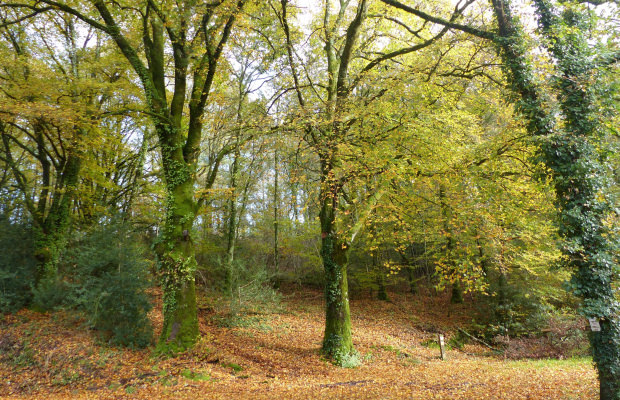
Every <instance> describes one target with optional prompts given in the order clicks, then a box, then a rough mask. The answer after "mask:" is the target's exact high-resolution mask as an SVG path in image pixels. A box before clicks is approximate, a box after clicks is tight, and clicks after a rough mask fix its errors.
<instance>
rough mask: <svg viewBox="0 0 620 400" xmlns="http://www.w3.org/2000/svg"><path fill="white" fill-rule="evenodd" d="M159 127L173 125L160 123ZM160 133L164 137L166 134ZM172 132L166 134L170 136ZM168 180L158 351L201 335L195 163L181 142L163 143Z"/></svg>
mask: <svg viewBox="0 0 620 400" xmlns="http://www.w3.org/2000/svg"><path fill="white" fill-rule="evenodd" d="M159 129H171V128H170V127H163V128H162V127H161V126H160V127H159ZM158 133H159V134H160V141H161V138H162V134H161V133H160V132H158ZM168 137H169V136H166V138H168ZM162 160H163V169H164V177H165V181H166V197H167V203H166V217H165V221H164V227H163V229H162V233H161V236H160V238H159V239H158V244H157V246H156V248H155V250H156V252H157V255H158V259H159V275H160V279H161V286H162V291H163V314H164V325H163V328H162V332H161V336H160V340H159V343H158V345H157V351H158V352H160V353H176V352H179V351H183V350H185V349H187V348H189V347H191V346H192V345H193V344H194V343H195V342H196V339H197V337H198V315H197V309H196V285H195V273H196V267H197V264H196V258H195V249H194V243H193V241H192V238H191V232H192V226H193V224H194V219H195V217H196V203H195V201H194V181H195V179H194V174H193V172H192V164H191V163H187V162H185V160H184V157H183V154H182V150H181V149H180V146H173V145H172V146H171V145H163V146H162Z"/></svg>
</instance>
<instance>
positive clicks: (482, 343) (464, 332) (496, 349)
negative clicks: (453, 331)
mask: <svg viewBox="0 0 620 400" xmlns="http://www.w3.org/2000/svg"><path fill="white" fill-rule="evenodd" d="M457 330H458V331H459V332H461V333H463V334H464V335H465V336H467V337H468V338H470V339H473V340H475V341H476V342H478V343H480V344H481V345H483V346H485V347H488V348H489V349H491V350H493V351H497V352H501V350H500V349H498V348H496V347H493V346H491V345H490V344H488V343H486V342H485V341H483V340H480V339H478V338H477V337H475V336H473V335H471V334H469V333H467V332H466V331H464V330H463V329H461V328H457Z"/></svg>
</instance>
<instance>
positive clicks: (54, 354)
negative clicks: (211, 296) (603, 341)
mask: <svg viewBox="0 0 620 400" xmlns="http://www.w3.org/2000/svg"><path fill="white" fill-rule="evenodd" d="M393 299H394V301H393V302H379V301H373V300H367V299H361V300H355V301H352V304H351V309H352V313H353V327H354V341H355V344H356V348H357V350H358V351H359V353H360V359H361V361H362V363H361V365H360V366H359V367H357V368H352V369H348V368H338V367H335V366H333V365H331V364H330V363H329V362H327V361H326V360H325V359H324V358H323V357H322V356H321V354H320V352H319V348H320V345H321V338H322V329H323V312H322V296H321V294H320V293H318V292H309V291H306V290H304V291H298V292H296V293H289V294H288V295H287V296H286V301H285V307H284V308H283V310H281V311H280V312H277V313H271V314H264V315H263V314H257V315H249V316H245V317H244V318H242V319H240V318H237V319H231V318H227V317H226V316H225V315H222V314H219V313H217V312H215V311H214V310H213V309H212V308H209V307H205V308H204V309H201V311H200V323H201V332H202V339H201V341H200V342H199V343H198V345H197V346H196V348H195V349H194V350H192V351H191V352H188V353H187V354H183V355H181V356H179V357H176V358H172V359H159V358H154V357H152V356H151V350H149V349H146V350H139V351H137V350H124V349H117V348H112V347H109V346H107V345H106V344H103V343H100V342H99V341H98V340H96V339H95V338H94V335H93V334H92V333H89V332H87V331H86V330H84V329H83V328H81V327H80V326H79V325H80V323H81V321H80V320H79V319H78V320H76V319H75V317H72V316H71V315H68V314H65V313H60V312H59V313H51V314H38V313H34V312H31V311H21V312H20V313H18V314H16V315H8V316H4V317H0V397H2V398H23V399H65V398H75V399H120V398H127V399H130V398H131V399H134V398H174V399H185V398H187V399H195V398H214V399H218V398H222V399H245V398H248V399H279V398H287V399H289V398H291V399H293V398H294V399H306V398H307V399H314V398H329V399H337V398H345V397H348V398H355V399H358V398H381V399H402V398H411V399H545V400H549V399H594V398H597V386H598V385H597V379H596V373H595V371H594V369H593V368H592V365H591V362H590V361H589V360H587V359H576V360H564V361H557V360H556V361H553V360H543V361H510V360H504V359H502V358H501V357H500V356H497V355H490V354H488V349H486V348H484V347H478V346H471V345H467V346H465V347H464V348H463V349H461V350H456V349H454V350H450V351H449V352H448V358H447V360H446V361H442V360H441V359H440V358H439V350H438V348H437V346H436V345H435V342H434V340H435V339H436V334H435V333H434V332H437V331H446V332H450V330H451V329H453V328H454V327H455V326H458V325H461V324H465V323H466V322H467V321H468V318H469V317H468V315H470V313H469V311H470V310H468V306H466V305H465V306H451V305H450V306H449V305H448V303H447V300H446V299H439V298H434V299H432V298H425V297H412V296H408V297H407V298H406V297H405V296H404V295H393ZM447 310H451V311H450V315H449V316H448V314H447ZM152 318H153V321H154V323H155V326H158V325H161V315H160V314H159V313H158V312H153V314H152Z"/></svg>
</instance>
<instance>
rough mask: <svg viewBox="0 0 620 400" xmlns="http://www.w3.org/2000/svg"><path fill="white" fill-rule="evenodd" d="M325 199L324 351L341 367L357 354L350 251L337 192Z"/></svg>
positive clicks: (326, 192)
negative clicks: (341, 232) (339, 224)
mask: <svg viewBox="0 0 620 400" xmlns="http://www.w3.org/2000/svg"><path fill="white" fill-rule="evenodd" d="M325 176H329V174H327V173H326V174H325ZM325 186H326V185H323V187H324V188H325ZM321 199H322V204H321V212H320V216H319V217H320V221H321V231H322V232H321V259H322V261H323V268H324V270H325V335H324V337H323V352H324V353H325V354H326V355H328V356H329V357H331V358H332V359H333V360H334V361H335V362H336V363H337V364H342V363H343V361H344V359H345V358H346V357H347V356H349V355H350V354H351V352H352V351H353V339H352V337H351V313H350V311H349V289H348V281H347V263H348V256H349V248H348V246H347V243H346V242H345V241H343V240H342V239H341V238H340V237H339V236H338V234H337V232H336V229H335V222H336V207H337V203H338V201H337V193H335V191H334V190H326V189H323V190H322V193H321Z"/></svg>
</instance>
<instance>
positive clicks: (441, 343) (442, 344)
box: [439, 333, 446, 360]
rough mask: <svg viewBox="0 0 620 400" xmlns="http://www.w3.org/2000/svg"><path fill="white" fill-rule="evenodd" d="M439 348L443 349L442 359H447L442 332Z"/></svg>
mask: <svg viewBox="0 0 620 400" xmlns="http://www.w3.org/2000/svg"><path fill="white" fill-rule="evenodd" d="M439 350H440V351H441V359H442V360H445V359H446V348H445V342H444V338H443V335H442V334H441V333H440V334H439Z"/></svg>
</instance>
